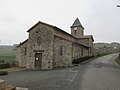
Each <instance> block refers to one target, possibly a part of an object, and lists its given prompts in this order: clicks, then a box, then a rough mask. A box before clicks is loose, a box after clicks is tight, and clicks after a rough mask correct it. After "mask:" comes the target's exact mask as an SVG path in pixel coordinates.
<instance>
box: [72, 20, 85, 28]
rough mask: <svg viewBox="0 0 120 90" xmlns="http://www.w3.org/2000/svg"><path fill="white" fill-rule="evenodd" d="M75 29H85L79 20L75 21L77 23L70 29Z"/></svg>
mask: <svg viewBox="0 0 120 90" xmlns="http://www.w3.org/2000/svg"><path fill="white" fill-rule="evenodd" d="M73 27H82V28H83V29H84V27H83V26H82V24H81V23H80V20H79V19H78V18H77V19H76V20H75V22H74V23H73V25H72V26H71V27H70V28H73Z"/></svg>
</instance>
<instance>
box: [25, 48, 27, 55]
mask: <svg viewBox="0 0 120 90" xmlns="http://www.w3.org/2000/svg"><path fill="white" fill-rule="evenodd" d="M25 55H27V47H25Z"/></svg>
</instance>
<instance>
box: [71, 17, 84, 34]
mask: <svg viewBox="0 0 120 90" xmlns="http://www.w3.org/2000/svg"><path fill="white" fill-rule="evenodd" d="M70 28H71V34H72V35H73V36H80V35H84V27H83V26H82V24H81V23H80V21H79V19H78V18H77V19H76V20H75V22H74V23H73V25H72V26H71V27H70Z"/></svg>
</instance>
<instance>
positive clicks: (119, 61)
mask: <svg viewBox="0 0 120 90" xmlns="http://www.w3.org/2000/svg"><path fill="white" fill-rule="evenodd" d="M116 62H117V63H118V64H119V65H120V56H119V57H118V58H117V59H116Z"/></svg>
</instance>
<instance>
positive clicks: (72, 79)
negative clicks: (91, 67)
mask: <svg viewBox="0 0 120 90" xmlns="http://www.w3.org/2000/svg"><path fill="white" fill-rule="evenodd" d="M69 71H70V72H73V73H74V75H73V77H72V78H71V79H70V81H71V82H73V81H74V79H75V77H76V75H77V73H78V71H77V70H76V71H73V70H71V69H70V70H69Z"/></svg>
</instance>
